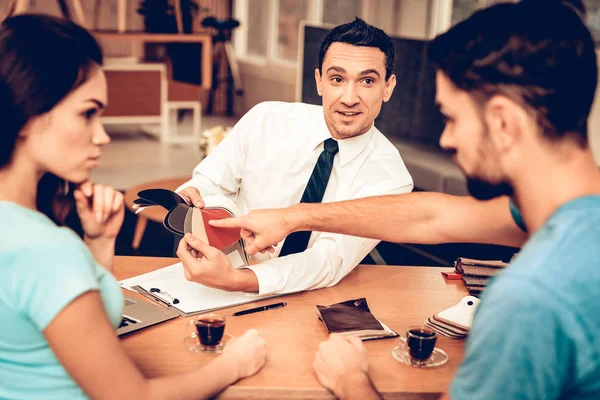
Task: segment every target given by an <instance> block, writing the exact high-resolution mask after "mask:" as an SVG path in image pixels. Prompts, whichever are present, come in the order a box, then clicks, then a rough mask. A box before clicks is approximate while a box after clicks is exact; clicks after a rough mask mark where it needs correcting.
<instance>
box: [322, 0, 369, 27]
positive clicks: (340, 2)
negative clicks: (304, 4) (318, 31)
mask: <svg viewBox="0 0 600 400" xmlns="http://www.w3.org/2000/svg"><path fill="white" fill-rule="evenodd" d="M362 3H363V2H362V1H361V0H324V1H323V22H324V23H326V24H332V25H341V24H343V23H344V22H348V21H352V20H353V19H354V18H355V17H357V16H359V15H362V6H363V4H362Z"/></svg>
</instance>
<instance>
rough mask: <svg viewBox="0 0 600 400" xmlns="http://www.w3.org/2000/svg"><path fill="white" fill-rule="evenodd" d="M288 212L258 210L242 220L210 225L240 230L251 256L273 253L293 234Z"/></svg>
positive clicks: (226, 220) (224, 221)
mask: <svg viewBox="0 0 600 400" xmlns="http://www.w3.org/2000/svg"><path fill="white" fill-rule="evenodd" d="M286 212H287V211H286V209H267V210H256V211H250V213H249V214H248V215H246V216H243V217H240V218H226V219H221V220H211V221H209V222H208V223H209V224H210V225H212V226H215V227H217V228H240V229H241V232H240V235H241V237H242V239H244V241H245V242H246V253H248V254H249V255H254V254H256V253H258V252H261V253H264V252H265V251H268V252H270V253H273V252H274V251H275V249H274V247H275V246H276V245H277V243H279V242H281V241H282V240H283V239H285V238H286V237H287V236H288V235H289V234H290V233H291V232H292V226H291V224H290V223H289V221H288V220H287V219H286Z"/></svg>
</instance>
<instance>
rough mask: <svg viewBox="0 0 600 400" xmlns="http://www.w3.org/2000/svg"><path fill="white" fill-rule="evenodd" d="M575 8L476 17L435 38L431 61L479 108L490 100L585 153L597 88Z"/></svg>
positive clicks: (540, 7)
mask: <svg viewBox="0 0 600 400" xmlns="http://www.w3.org/2000/svg"><path fill="white" fill-rule="evenodd" d="M584 16H585V8H584V6H583V4H582V2H581V1H580V0H572V1H559V0H544V1H540V0H523V1H521V2H520V3H503V4H497V5H494V6H491V7H489V8H486V9H483V10H480V11H477V12H475V13H474V14H473V15H472V16H471V17H470V18H468V19H467V20H465V21H463V22H460V23H458V24H457V25H455V26H454V27H452V28H450V30H449V31H448V32H446V33H444V34H442V35H440V36H438V37H436V38H435V39H434V40H433V41H432V42H431V43H430V44H429V46H428V55H429V58H430V60H431V61H432V62H433V63H434V64H435V65H436V67H437V68H438V70H440V71H442V72H443V73H444V74H445V75H446V76H448V78H449V79H450V80H451V81H452V82H453V83H454V85H456V86H457V87H458V88H459V89H462V90H464V91H467V92H469V93H470V94H471V95H472V96H473V97H474V98H475V100H476V101H478V102H480V103H481V104H483V103H485V101H487V100H488V99H489V98H491V97H492V96H494V95H496V94H502V95H506V96H508V97H510V98H511V99H513V100H514V101H517V102H518V103H520V104H521V105H522V106H523V107H524V108H526V109H527V110H528V111H530V112H532V113H533V114H534V115H535V116H536V119H537V123H538V125H539V127H540V129H541V130H542V132H543V134H544V136H545V137H547V138H549V139H558V138H562V137H564V136H567V135H568V136H570V137H574V138H576V139H577V141H578V142H579V144H580V145H581V146H582V147H584V146H587V120H588V116H589V113H590V109H591V106H592V103H593V100H594V93H595V91H596V84H597V80H598V67H597V64H596V53H595V45H594V41H593V39H592V36H591V34H590V31H589V30H588V29H587V27H586V26H585V24H584V22H583V20H582V18H583V17H584Z"/></svg>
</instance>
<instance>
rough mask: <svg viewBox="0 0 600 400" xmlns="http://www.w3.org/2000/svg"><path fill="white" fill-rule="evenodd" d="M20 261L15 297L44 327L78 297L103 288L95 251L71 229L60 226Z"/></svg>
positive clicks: (33, 319)
mask: <svg viewBox="0 0 600 400" xmlns="http://www.w3.org/2000/svg"><path fill="white" fill-rule="evenodd" d="M17 263H18V265H17V268H15V273H14V275H13V277H12V279H13V282H12V283H11V285H10V287H11V288H13V290H12V291H13V293H12V295H11V296H12V298H13V299H14V301H15V303H16V307H17V308H18V309H19V310H21V312H23V313H24V314H26V315H27V316H28V317H29V318H30V319H31V320H32V321H33V323H34V324H35V325H36V326H37V327H38V328H39V329H40V330H44V329H45V328H46V327H47V326H48V324H50V322H52V320H53V319H54V318H55V317H56V316H57V315H58V314H59V313H60V311H62V310H63V309H64V308H65V307H66V306H67V305H68V304H69V303H70V302H72V301H73V300H74V299H75V298H77V297H78V296H80V295H82V294H83V293H86V292H88V291H90V290H99V282H98V279H97V277H96V274H95V269H94V260H93V258H92V256H91V254H90V253H89V251H88V250H87V247H86V246H85V245H84V244H83V242H81V240H80V239H79V238H78V237H77V236H76V235H75V234H74V233H73V232H71V231H68V230H67V228H61V229H57V232H56V235H55V236H54V237H53V238H51V239H49V240H47V241H46V242H45V243H43V244H42V245H41V246H38V247H35V246H31V247H30V248H28V249H27V251H26V252H24V253H23V254H22V255H19V258H18V261H17Z"/></svg>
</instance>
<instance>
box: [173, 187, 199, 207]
mask: <svg viewBox="0 0 600 400" xmlns="http://www.w3.org/2000/svg"><path fill="white" fill-rule="evenodd" d="M177 194H178V195H180V196H181V197H183V199H184V200H185V201H187V203H188V204H193V205H194V207H196V208H204V199H203V198H202V196H201V195H200V192H199V191H198V189H196V188H195V187H193V186H188V187H186V188H185V189H183V190H182V191H181V192H177Z"/></svg>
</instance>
